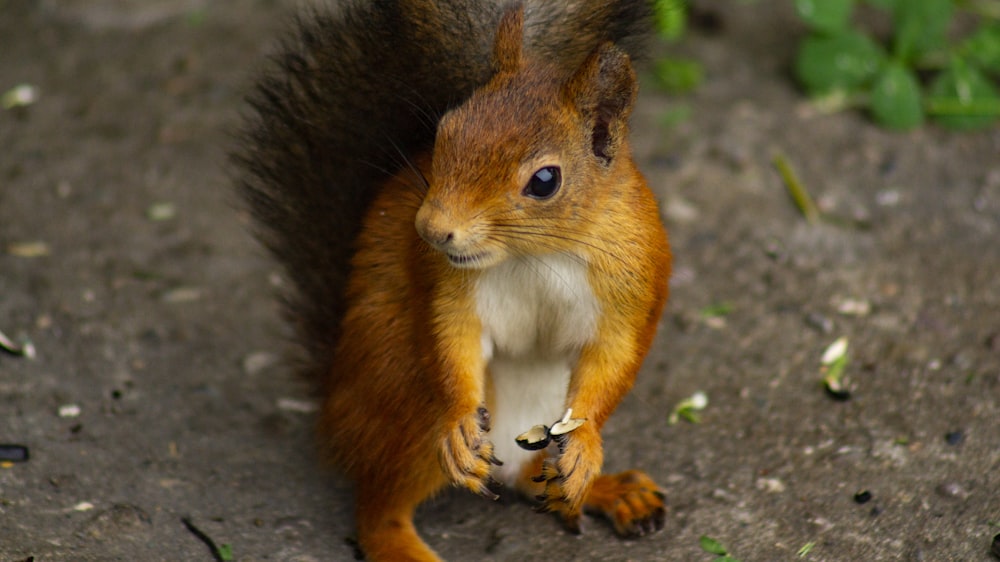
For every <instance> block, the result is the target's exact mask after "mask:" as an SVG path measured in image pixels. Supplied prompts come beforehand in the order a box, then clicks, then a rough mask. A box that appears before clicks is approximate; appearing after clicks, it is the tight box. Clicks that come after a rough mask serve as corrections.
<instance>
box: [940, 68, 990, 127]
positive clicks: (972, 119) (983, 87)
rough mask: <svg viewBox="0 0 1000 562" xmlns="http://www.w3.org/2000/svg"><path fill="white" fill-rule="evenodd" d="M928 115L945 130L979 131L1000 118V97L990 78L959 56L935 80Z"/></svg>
mask: <svg viewBox="0 0 1000 562" xmlns="http://www.w3.org/2000/svg"><path fill="white" fill-rule="evenodd" d="M928 98H929V99H928V104H927V112H928V113H930V114H931V115H933V116H934V118H935V120H936V121H937V122H938V123H940V124H941V125H942V126H944V127H949V128H952V129H977V128H981V127H988V126H990V125H992V124H993V123H994V122H996V120H997V118H1000V95H998V94H997V90H996V87H995V86H994V85H993V83H992V82H990V80H989V78H987V77H986V76H984V75H983V73H982V72H981V71H980V70H979V69H977V68H976V67H974V66H970V65H969V64H967V63H966V62H965V61H964V60H962V59H961V58H958V57H955V58H953V59H952V61H951V64H949V65H948V67H947V68H946V69H945V70H944V72H942V73H941V74H939V75H938V76H937V78H935V79H934V81H933V82H932V83H931V85H930V88H929V92H928Z"/></svg>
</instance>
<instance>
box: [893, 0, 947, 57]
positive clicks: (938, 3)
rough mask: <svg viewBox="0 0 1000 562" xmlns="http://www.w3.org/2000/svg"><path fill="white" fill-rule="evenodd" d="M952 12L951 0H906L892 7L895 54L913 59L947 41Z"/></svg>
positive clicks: (945, 46) (944, 44) (941, 45)
mask: <svg viewBox="0 0 1000 562" xmlns="http://www.w3.org/2000/svg"><path fill="white" fill-rule="evenodd" d="M952 12H953V6H952V0H905V1H902V2H896V3H895V4H894V6H893V10H892V19H893V24H894V26H895V35H894V37H893V54H894V55H896V58H898V59H900V60H903V61H912V60H914V59H916V58H918V57H920V56H922V55H925V54H927V53H929V52H932V51H935V50H943V49H945V48H947V44H948V24H950V23H951V17H952Z"/></svg>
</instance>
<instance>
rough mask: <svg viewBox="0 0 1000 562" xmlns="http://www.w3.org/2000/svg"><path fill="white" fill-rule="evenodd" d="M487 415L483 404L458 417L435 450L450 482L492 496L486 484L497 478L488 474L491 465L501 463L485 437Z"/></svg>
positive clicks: (493, 493) (494, 497)
mask: <svg viewBox="0 0 1000 562" xmlns="http://www.w3.org/2000/svg"><path fill="white" fill-rule="evenodd" d="M489 427H490V415H489V412H488V411H487V410H486V408H484V407H479V408H478V409H477V410H476V411H475V412H474V413H472V414H470V415H468V416H466V417H465V418H463V419H461V420H459V422H458V423H457V424H455V425H454V426H453V427H452V428H451V429H450V430H449V431H448V432H447V433H446V435H445V436H444V438H443V439H442V441H441V446H440V450H439V455H438V457H439V460H440V463H441V468H442V470H443V471H444V473H445V475H446V476H447V477H448V479H449V480H451V482H452V483H453V484H454V485H456V486H459V487H463V488H466V489H468V490H470V491H471V492H473V493H475V494H479V495H481V496H483V497H486V498H489V499H492V500H496V499H498V498H499V497H500V496H498V495H497V494H496V493H495V492H493V490H491V489H490V488H491V487H493V486H496V485H497V482H496V481H495V480H493V477H492V476H490V472H491V468H492V466H493V465H500V464H502V463H501V462H500V460H499V459H497V458H496V456H495V455H494V454H493V443H491V442H490V441H489V440H487V439H486V435H485V434H486V432H487V431H489Z"/></svg>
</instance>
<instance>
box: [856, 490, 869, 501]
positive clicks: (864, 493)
mask: <svg viewBox="0 0 1000 562" xmlns="http://www.w3.org/2000/svg"><path fill="white" fill-rule="evenodd" d="M871 499H872V493H871V492H869V491H868V490H861V491H859V492H858V493H856V494H854V501H855V502H857V503H859V504H865V503H868V502H870V501H871Z"/></svg>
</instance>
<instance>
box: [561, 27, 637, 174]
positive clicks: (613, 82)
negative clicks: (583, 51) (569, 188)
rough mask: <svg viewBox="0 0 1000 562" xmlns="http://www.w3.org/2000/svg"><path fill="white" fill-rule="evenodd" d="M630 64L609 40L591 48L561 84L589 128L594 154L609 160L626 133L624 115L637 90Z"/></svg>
mask: <svg viewBox="0 0 1000 562" xmlns="http://www.w3.org/2000/svg"><path fill="white" fill-rule="evenodd" d="M638 89H639V86H638V83H637V80H636V76H635V71H634V70H633V69H632V63H631V62H630V61H629V57H628V55H627V54H625V52H624V51H622V50H621V49H619V48H618V47H615V46H614V45H613V44H611V43H604V44H603V45H601V46H599V47H597V48H596V49H594V52H593V53H591V54H590V56H589V57H588V58H587V61H586V62H584V63H583V65H582V66H581V67H580V68H579V69H578V70H577V71H576V74H575V75H574V76H573V77H572V78H570V80H569V82H567V83H566V85H565V86H564V87H563V95H564V96H566V98H567V99H568V100H569V101H570V103H572V104H573V105H575V106H576V108H577V109H578V110H579V111H580V113H581V114H582V115H583V117H584V119H585V120H586V121H587V123H588V124H589V125H590V127H591V129H592V142H593V151H594V155H595V156H597V157H598V158H600V159H601V160H603V161H604V162H605V163H608V162H611V159H612V158H614V156H615V152H616V151H617V150H618V147H619V146H620V145H621V143H622V141H623V140H624V138H625V135H626V134H627V132H628V117H629V115H630V114H631V113H632V105H633V104H634V103H635V98H636V94H637V93H638Z"/></svg>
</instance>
